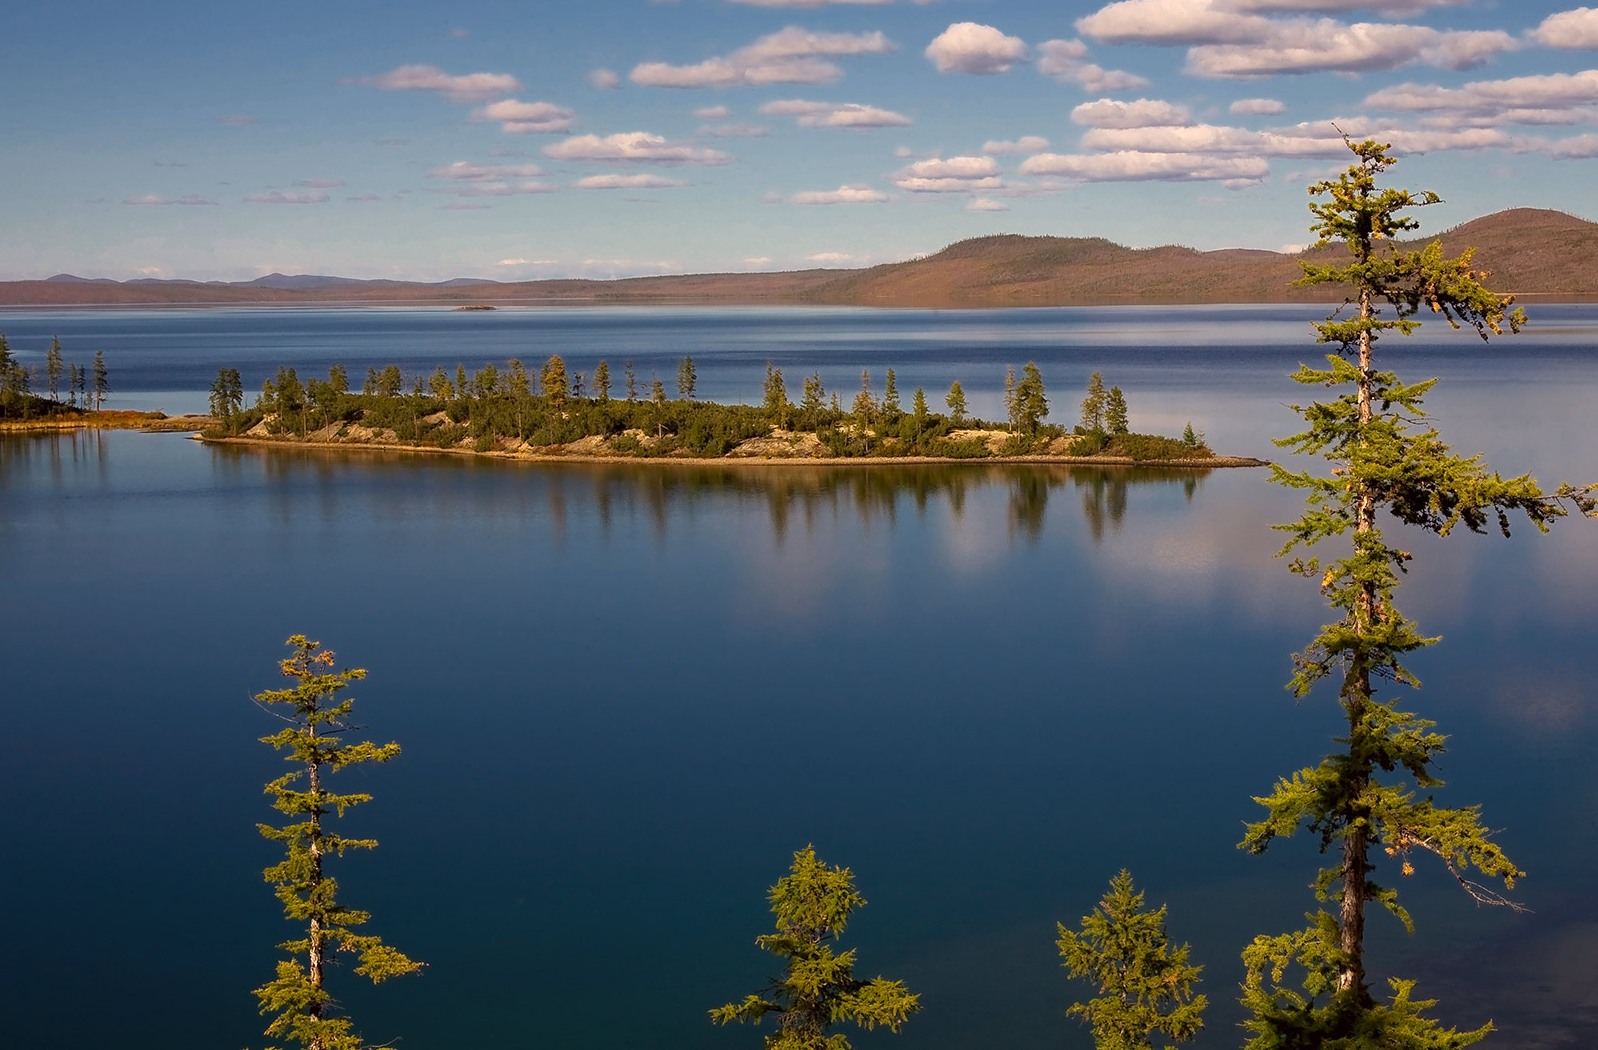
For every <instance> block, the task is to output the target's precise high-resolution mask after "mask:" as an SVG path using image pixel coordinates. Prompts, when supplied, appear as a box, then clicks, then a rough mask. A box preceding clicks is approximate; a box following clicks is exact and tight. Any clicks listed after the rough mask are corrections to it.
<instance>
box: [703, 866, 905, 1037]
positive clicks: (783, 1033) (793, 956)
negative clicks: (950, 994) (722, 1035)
mask: <svg viewBox="0 0 1598 1050" xmlns="http://www.w3.org/2000/svg"><path fill="white" fill-rule="evenodd" d="M768 899H769V900H770V901H771V910H772V912H773V913H774V914H775V915H776V916H777V932H776V933H767V934H762V935H760V936H759V937H756V938H755V946H756V947H758V948H761V949H763V950H765V951H768V952H771V953H772V954H773V955H775V956H777V957H778V958H779V959H783V960H785V964H786V969H785V971H784V973H783V976H781V977H779V978H775V979H773V980H772V982H771V986H770V988H769V989H768V991H767V993H766V995H763V996H762V995H753V994H751V995H748V996H745V997H744V999H743V1000H742V1001H741V1002H736V1003H728V1004H727V1005H726V1006H719V1007H717V1008H716V1009H714V1010H711V1011H710V1018H711V1020H712V1021H714V1022H715V1023H717V1024H731V1023H732V1022H734V1021H739V1022H749V1023H752V1024H759V1023H761V1022H762V1021H763V1020H765V1017H766V1015H767V1014H775V1015H776V1020H777V1031H776V1032H775V1033H773V1034H771V1035H768V1036H766V1037H765V1045H766V1050H849V1040H848V1039H847V1038H846V1037H845V1036H843V1035H842V1034H841V1033H839V1034H829V1031H830V1029H831V1028H832V1027H833V1026H834V1025H836V1024H838V1023H839V1022H842V1021H849V1022H853V1023H854V1024H857V1025H860V1026H861V1027H862V1028H866V1029H873V1028H876V1027H877V1026H878V1025H882V1026H884V1027H886V1028H887V1029H888V1030H890V1031H893V1032H897V1031H898V1030H899V1027H900V1026H901V1025H903V1024H904V1022H905V1020H906V1019H908V1018H909V1016H910V1015H911V1014H913V1013H915V1012H916V1011H917V1010H919V1009H921V1002H920V996H917V995H913V994H911V992H910V991H909V989H907V988H906V987H905V986H904V982H902V981H890V980H887V979H885V978H882V977H874V978H872V979H871V980H869V981H863V980H860V979H859V978H857V977H855V975H854V964H855V950H854V949H853V948H850V949H849V950H848V951H845V952H835V951H833V944H834V943H835V942H836V941H837V939H838V937H839V936H840V935H841V934H842V933H843V931H844V927H846V926H847V925H848V924H849V916H851V915H852V914H854V912H855V911H856V910H857V909H859V908H862V907H864V906H865V903H866V899H865V898H864V897H862V896H861V895H860V893H859V891H858V890H856V889H855V887H854V873H853V872H851V871H850V870H849V869H848V868H834V867H831V866H829V865H828V864H826V863H825V862H823V861H821V860H819V859H818V858H817V857H816V850H815V847H814V846H806V847H805V848H804V849H802V850H800V851H799V852H798V853H795V854H794V855H793V866H792V867H791V868H790V869H789V873H788V874H787V875H784V876H783V877H782V878H780V879H778V880H777V884H776V885H775V886H773V887H771V893H770V895H769V897H768Z"/></svg>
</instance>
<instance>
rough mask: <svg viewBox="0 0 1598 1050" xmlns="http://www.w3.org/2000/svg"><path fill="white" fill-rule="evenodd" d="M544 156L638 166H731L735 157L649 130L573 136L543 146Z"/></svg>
mask: <svg viewBox="0 0 1598 1050" xmlns="http://www.w3.org/2000/svg"><path fill="white" fill-rule="evenodd" d="M544 156H546V157H553V158H554V159H556V160H576V161H599V162H603V163H618V162H619V163H635V164H698V165H705V166H710V165H717V164H731V163H732V160H733V158H732V155H731V154H728V153H723V152H721V151H720V150H714V149H708V148H706V147H703V146H693V145H689V144H687V143H681V142H669V141H667V140H666V139H664V138H662V137H661V136H659V135H652V134H650V133H649V132H647V131H624V132H620V133H618V134H615V135H606V136H604V137H600V136H599V135H574V136H573V137H571V138H569V139H566V140H565V141H564V142H557V143H555V144H554V145H551V146H545V147H544Z"/></svg>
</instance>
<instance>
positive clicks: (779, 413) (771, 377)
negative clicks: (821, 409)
mask: <svg viewBox="0 0 1598 1050" xmlns="http://www.w3.org/2000/svg"><path fill="white" fill-rule="evenodd" d="M764 407H765V410H766V414H767V415H768V416H770V417H771V421H772V423H774V424H775V425H776V426H777V427H778V428H785V427H786V426H787V425H788V410H789V409H790V408H792V407H793V406H792V405H790V404H789V403H788V384H787V383H785V382H784V381H783V378H782V369H780V368H773V367H772V364H771V362H770V361H767V362H766V384H765V401H764Z"/></svg>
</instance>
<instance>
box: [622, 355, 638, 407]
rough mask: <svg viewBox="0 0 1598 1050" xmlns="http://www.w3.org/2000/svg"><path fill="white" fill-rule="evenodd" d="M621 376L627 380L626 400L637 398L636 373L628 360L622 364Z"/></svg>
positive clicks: (635, 399)
mask: <svg viewBox="0 0 1598 1050" xmlns="http://www.w3.org/2000/svg"><path fill="white" fill-rule="evenodd" d="M622 376H623V378H624V379H625V380H626V381H627V400H628V401H637V400H638V373H637V372H635V371H634V370H633V363H632V362H631V361H628V362H627V363H626V364H625V365H623V366H622Z"/></svg>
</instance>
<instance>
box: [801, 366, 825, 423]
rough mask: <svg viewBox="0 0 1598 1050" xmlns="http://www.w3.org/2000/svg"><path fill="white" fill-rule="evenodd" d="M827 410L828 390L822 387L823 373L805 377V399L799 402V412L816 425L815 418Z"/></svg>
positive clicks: (814, 373) (813, 373)
mask: <svg viewBox="0 0 1598 1050" xmlns="http://www.w3.org/2000/svg"><path fill="white" fill-rule="evenodd" d="M826 409H827V390H826V388H825V387H823V386H822V385H821V373H820V372H812V373H810V374H809V375H807V376H805V386H804V398H803V400H801V401H800V402H799V410H800V411H801V412H803V413H804V414H805V417H806V418H807V419H809V420H811V421H812V425H814V422H813V421H814V420H815V417H816V416H818V415H820V414H821V413H822V412H824V411H826Z"/></svg>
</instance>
